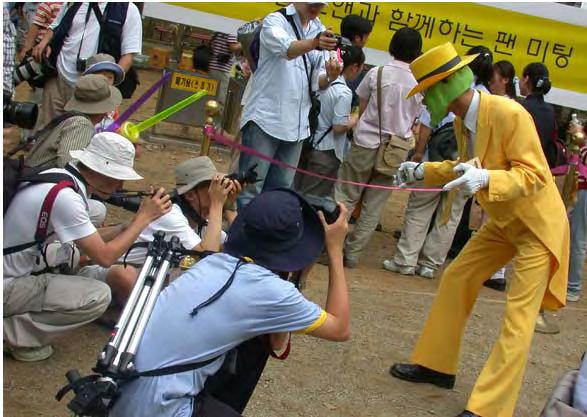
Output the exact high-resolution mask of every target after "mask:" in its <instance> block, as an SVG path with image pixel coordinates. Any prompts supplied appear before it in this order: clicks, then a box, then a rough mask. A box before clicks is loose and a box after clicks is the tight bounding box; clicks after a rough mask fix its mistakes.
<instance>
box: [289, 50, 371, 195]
mask: <svg viewBox="0 0 587 417" xmlns="http://www.w3.org/2000/svg"><path fill="white" fill-rule="evenodd" d="M343 62H344V65H343V71H342V74H341V75H340V76H339V77H338V78H337V79H336V80H335V81H333V82H331V83H330V85H329V86H328V88H327V89H326V90H324V91H323V92H322V93H321V94H320V104H321V109H320V116H319V117H318V129H317V130H316V135H315V136H314V138H313V139H310V145H311V149H309V150H308V152H304V154H303V156H302V158H301V159H300V165H299V166H300V167H301V168H304V169H306V170H308V171H312V172H315V173H317V174H321V175H325V176H327V177H331V178H332V177H334V178H336V175H337V172H338V168H339V167H340V164H341V163H342V161H343V159H344V156H345V154H346V153H347V151H348V150H349V148H350V142H349V140H348V139H347V133H348V132H349V131H350V130H351V129H353V128H354V127H355V125H356V124H357V121H358V119H359V118H358V116H357V115H352V116H351V105H352V101H353V93H352V91H351V89H350V88H349V87H348V86H347V83H348V82H350V81H353V80H354V79H356V78H357V77H358V76H359V75H360V74H361V72H362V71H363V64H364V63H365V54H364V53H363V50H362V49H361V48H359V47H357V46H351V47H349V48H347V49H346V50H345V51H344V55H343ZM296 189H297V190H298V191H299V192H300V193H302V194H303V195H304V194H312V195H315V196H320V197H331V198H334V182H332V181H325V180H323V179H320V178H316V177H311V176H309V175H304V174H301V173H298V174H297V176H296Z"/></svg>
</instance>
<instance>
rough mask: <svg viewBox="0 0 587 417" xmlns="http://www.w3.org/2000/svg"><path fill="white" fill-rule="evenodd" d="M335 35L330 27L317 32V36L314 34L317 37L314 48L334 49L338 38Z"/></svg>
mask: <svg viewBox="0 0 587 417" xmlns="http://www.w3.org/2000/svg"><path fill="white" fill-rule="evenodd" d="M336 36H337V35H335V34H334V32H332V28H328V29H326V30H325V31H323V32H320V33H319V34H318V36H316V39H317V41H318V42H317V45H316V49H318V50H319V51H322V50H327V51H333V50H335V49H336V47H337V45H338V39H337V37H336Z"/></svg>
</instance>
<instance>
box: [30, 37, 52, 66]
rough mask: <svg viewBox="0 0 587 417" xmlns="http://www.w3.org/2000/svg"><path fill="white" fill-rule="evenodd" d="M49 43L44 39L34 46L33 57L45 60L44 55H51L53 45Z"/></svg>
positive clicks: (46, 56) (38, 60)
mask: <svg viewBox="0 0 587 417" xmlns="http://www.w3.org/2000/svg"><path fill="white" fill-rule="evenodd" d="M47 44H48V42H46V41H45V40H44V39H43V40H42V41H41V42H40V43H39V44H38V45H37V46H35V47H34V48H33V58H35V61H37V62H43V57H45V58H49V55H51V47H50V46H48V45H47Z"/></svg>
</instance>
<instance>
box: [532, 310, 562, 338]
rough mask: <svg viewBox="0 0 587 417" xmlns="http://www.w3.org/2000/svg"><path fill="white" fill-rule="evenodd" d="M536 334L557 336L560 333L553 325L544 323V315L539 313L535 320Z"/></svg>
mask: <svg viewBox="0 0 587 417" xmlns="http://www.w3.org/2000/svg"><path fill="white" fill-rule="evenodd" d="M534 331H535V332H536V333H542V334H558V333H559V332H560V329H559V327H558V326H557V325H556V324H554V323H549V322H548V321H546V317H544V313H540V314H539V315H538V318H537V319H536V328H535V329H534Z"/></svg>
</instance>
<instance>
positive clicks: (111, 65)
mask: <svg viewBox="0 0 587 417" xmlns="http://www.w3.org/2000/svg"><path fill="white" fill-rule="evenodd" d="M100 71H110V72H113V73H114V85H115V86H116V85H119V84H120V83H121V82H123V81H124V70H123V69H122V67H121V66H120V65H118V64H116V63H115V62H108V61H103V62H98V63H96V64H94V65H91V66H90V67H89V68H88V69H87V70H85V71H84V74H83V75H88V74H95V73H97V72H100Z"/></svg>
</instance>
